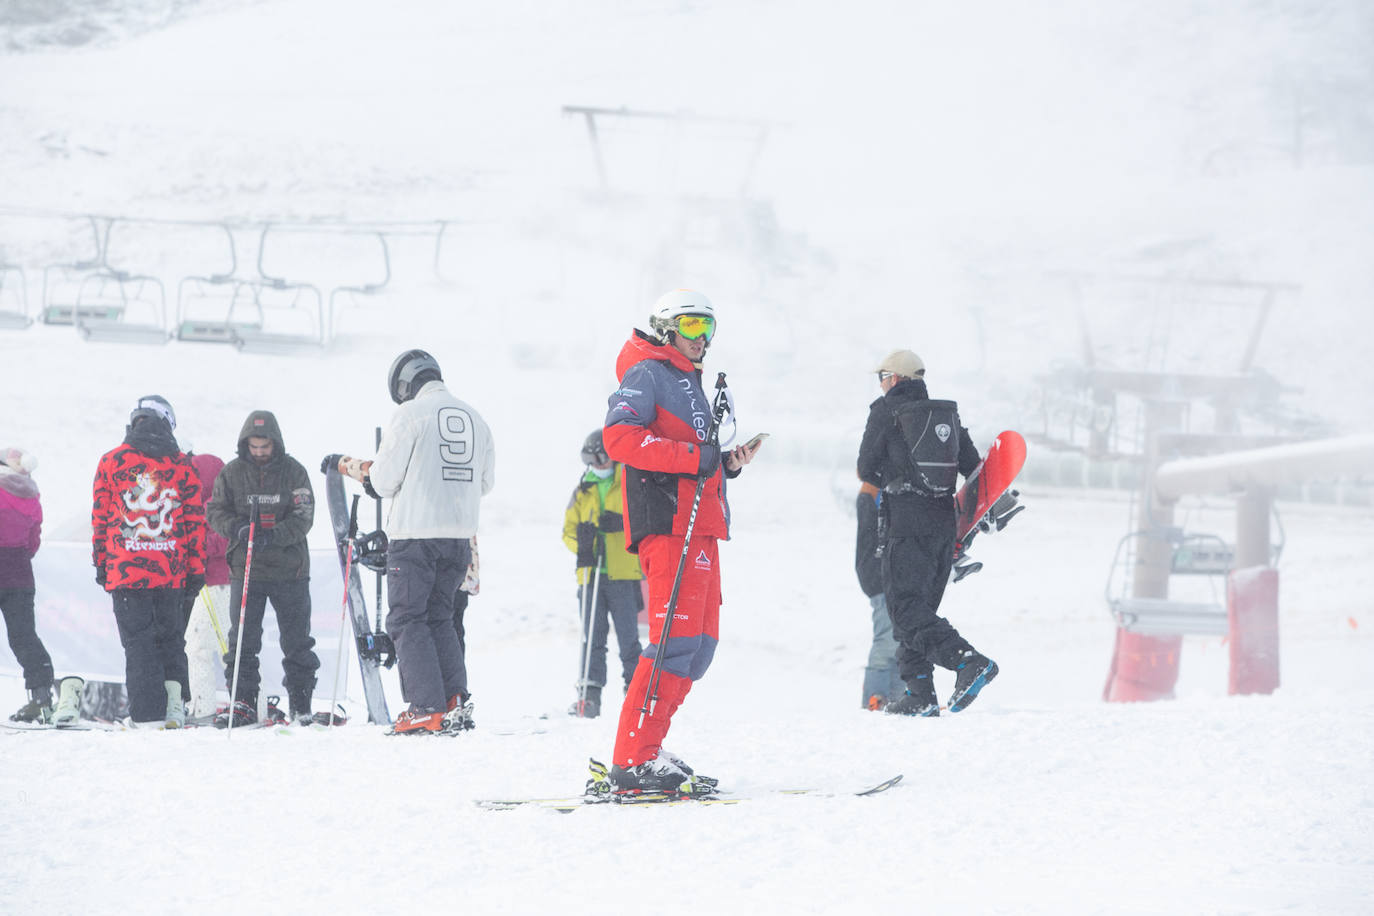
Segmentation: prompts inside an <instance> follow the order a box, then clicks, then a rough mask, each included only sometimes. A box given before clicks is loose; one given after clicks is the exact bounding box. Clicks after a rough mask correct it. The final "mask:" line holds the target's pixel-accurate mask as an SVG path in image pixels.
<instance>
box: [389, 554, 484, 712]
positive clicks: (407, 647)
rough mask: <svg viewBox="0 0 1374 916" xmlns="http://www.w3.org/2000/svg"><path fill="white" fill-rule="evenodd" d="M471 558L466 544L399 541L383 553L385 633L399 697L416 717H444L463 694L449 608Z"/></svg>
mask: <svg viewBox="0 0 1374 916" xmlns="http://www.w3.org/2000/svg"><path fill="white" fill-rule="evenodd" d="M471 558H472V547H471V544H470V543H469V541H468V539H467V538H416V539H410V538H403V539H401V540H396V541H392V542H391V544H390V546H389V547H388V548H387V560H386V582H387V589H386V596H387V603H388V604H389V605H390V607H391V610H390V611H388V613H387V615H386V632H387V635H389V636H390V637H391V641H392V642H393V643H395V644H396V664H397V666H398V667H399V668H400V671H401V696H402V697H403V698H404V699H405V700H407V701H408V702H409V703H410V705H411V706H413V707H414V708H415V709H417V710H419V711H421V712H443V711H444V710H446V709H447V708H448V699H449V697H452V696H454V695H455V694H458V693H459V692H464V693H465V692H466V690H467V684H466V683H464V682H463V681H464V679H465V673H466V672H465V668H464V658H463V649H462V646H461V644H460V643H459V642H458V633H457V631H456V630H455V628H454V604H453V602H454V596H455V594H456V593H457V591H458V586H459V585H461V584H462V582H463V577H464V576H465V575H467V571H468V563H469V562H470V561H471Z"/></svg>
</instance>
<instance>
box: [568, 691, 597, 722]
mask: <svg viewBox="0 0 1374 916" xmlns="http://www.w3.org/2000/svg"><path fill="white" fill-rule="evenodd" d="M568 715H570V716H577V717H578V718H579V719H595V718H596V717H597V716H599V715H601V688H600V687H598V686H596V685H594V684H588V685H587V686H586V687H583V688H582V696H581V697H580V698H579V699H578V700H577V701H576V702H575V703H573V704H572V705H571V706H569V707H568Z"/></svg>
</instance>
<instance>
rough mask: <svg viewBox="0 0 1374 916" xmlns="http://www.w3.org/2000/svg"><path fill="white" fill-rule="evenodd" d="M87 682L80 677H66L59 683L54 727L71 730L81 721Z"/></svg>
mask: <svg viewBox="0 0 1374 916" xmlns="http://www.w3.org/2000/svg"><path fill="white" fill-rule="evenodd" d="M85 689H86V682H85V681H84V680H82V679H81V678H79V677H76V676H72V677H64V678H63V679H62V680H60V681H58V682H57V708H56V709H54V710H53V714H52V721H53V725H56V726H57V727H58V728H71V727H72V726H73V725H76V723H78V722H80V721H81V694H82V693H83V692H84V691H85Z"/></svg>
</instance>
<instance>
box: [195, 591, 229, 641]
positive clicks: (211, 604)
mask: <svg viewBox="0 0 1374 916" xmlns="http://www.w3.org/2000/svg"><path fill="white" fill-rule="evenodd" d="M200 597H201V600H202V601H204V602H205V610H206V612H207V613H208V614H209V615H210V623H211V625H212V626H214V628H215V639H216V640H218V641H219V654H220V655H223V654H224V653H226V652H228V651H229V643H228V642H227V641H225V639H224V627H223V626H221V625H220V622H219V612H218V611H216V610H215V599H214V598H211V597H210V586H208V585H202V586H201V587H200Z"/></svg>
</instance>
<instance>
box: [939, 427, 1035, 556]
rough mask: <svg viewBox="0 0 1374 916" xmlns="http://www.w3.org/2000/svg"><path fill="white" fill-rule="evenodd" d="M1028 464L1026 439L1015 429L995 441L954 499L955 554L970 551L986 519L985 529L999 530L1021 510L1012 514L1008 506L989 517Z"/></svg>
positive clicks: (1013, 503) (1004, 433) (999, 435)
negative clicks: (1006, 509)
mask: <svg viewBox="0 0 1374 916" xmlns="http://www.w3.org/2000/svg"><path fill="white" fill-rule="evenodd" d="M1025 463H1026V440H1025V439H1023V438H1021V434H1020V433H1018V432H1015V431H1013V430H1006V431H1005V432H1002V433H999V434H998V436H997V438H996V439H994V440H993V442H992V447H991V448H989V449H988V451H987V454H986V455H984V456H983V462H982V463H981V464H980V465H978V467H976V468H974V469H973V473H972V474H970V475H969V476H968V479H967V480H965V481H964V485H963V487H961V488H960V490H959V492H958V493H956V494H955V496H954V511H955V514H956V516H957V519H958V524H957V528H956V529H955V534H956V536H957V537H956V543H957V546H956V548H955V553H956V555H958V554H961V553H962V552H963V551H964V550H966V549H967V548H968V542H969V541H970V540H971V539H972V538H973V536H974V535H975V534H976V533H977V531H978V529H979V528H980V524H981V523H984V520H985V519H986V520H987V521H986V525H987V527H985V528H984V529H983V530H987V528H990V527H996V528H998V529H1000V528H1001V527H1002V526H1003V525H1005V524H1006V523H1007V522H1008V521H1009V520H1010V519H1011V516H1012V515H1015V514H1016V512H1019V511H1020V509H1019V508H1018V509H1016V510H1014V511H1010V506H1008V511H1006V512H995V513H993V517H992V518H989V517H988V513H989V512H990V511H991V510H992V509H993V508H994V507H995V506H996V505H997V501H998V500H999V499H1001V497H1002V495H1003V494H1004V493H1006V492H1007V490H1008V489H1009V488H1010V487H1011V483H1012V481H1013V480H1015V479H1016V475H1017V474H1019V473H1021V467H1022V466H1023V465H1024V464H1025ZM1011 505H1015V501H1014V500H1012V501H1011Z"/></svg>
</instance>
